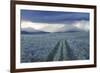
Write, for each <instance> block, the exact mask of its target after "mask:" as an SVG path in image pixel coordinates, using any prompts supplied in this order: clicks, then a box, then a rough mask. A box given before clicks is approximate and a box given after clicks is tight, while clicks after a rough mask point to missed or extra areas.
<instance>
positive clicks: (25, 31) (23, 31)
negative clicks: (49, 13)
mask: <svg viewBox="0 0 100 73" xmlns="http://www.w3.org/2000/svg"><path fill="white" fill-rule="evenodd" d="M45 33H49V32H44V31H40V30H36V29H34V28H30V27H29V28H21V34H45Z"/></svg>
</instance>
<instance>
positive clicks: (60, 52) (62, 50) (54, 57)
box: [47, 40, 76, 61]
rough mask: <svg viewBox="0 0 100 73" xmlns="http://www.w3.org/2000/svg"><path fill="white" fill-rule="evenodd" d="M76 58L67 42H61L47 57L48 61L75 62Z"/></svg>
mask: <svg viewBox="0 0 100 73" xmlns="http://www.w3.org/2000/svg"><path fill="white" fill-rule="evenodd" d="M74 59H76V57H75V56H74V54H73V50H72V49H71V48H70V46H69V44H68V42H67V41H66V40H60V41H59V42H58V43H57V44H56V46H55V47H54V49H53V50H52V51H51V52H50V53H49V55H48V56H47V61H63V60H74Z"/></svg>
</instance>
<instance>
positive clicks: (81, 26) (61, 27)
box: [21, 21, 89, 32]
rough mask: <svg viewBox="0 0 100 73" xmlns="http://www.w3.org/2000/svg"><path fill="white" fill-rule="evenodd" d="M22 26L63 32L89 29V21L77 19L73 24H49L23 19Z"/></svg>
mask: <svg viewBox="0 0 100 73" xmlns="http://www.w3.org/2000/svg"><path fill="white" fill-rule="evenodd" d="M21 28H33V29H36V30H41V31H46V32H63V31H69V30H85V31H88V30H89V22H88V21H76V22H75V23H73V24H48V23H33V22H30V21H22V22H21Z"/></svg>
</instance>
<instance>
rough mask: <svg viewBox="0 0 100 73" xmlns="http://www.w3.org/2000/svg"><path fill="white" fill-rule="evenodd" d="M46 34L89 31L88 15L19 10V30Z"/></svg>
mask: <svg viewBox="0 0 100 73" xmlns="http://www.w3.org/2000/svg"><path fill="white" fill-rule="evenodd" d="M29 27H31V28H33V29H36V30H42V31H47V32H57V31H66V30H67V31H68V30H72V29H73V30H75V29H77V28H80V29H85V30H89V13H82V12H81V13H80V12H60V11H39V10H21V28H29Z"/></svg>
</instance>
